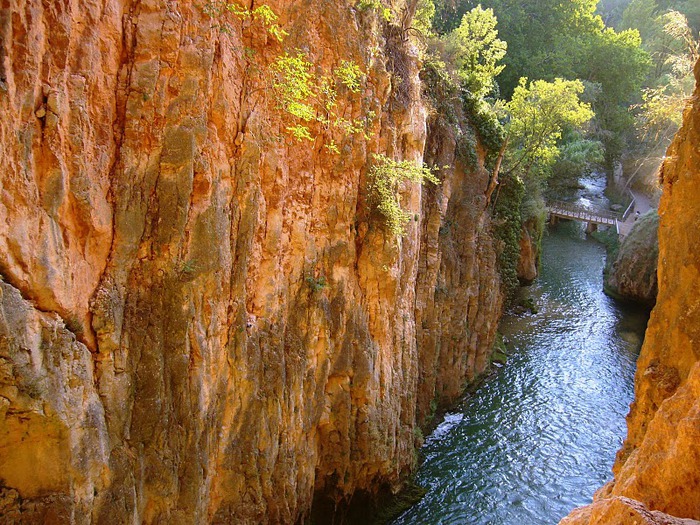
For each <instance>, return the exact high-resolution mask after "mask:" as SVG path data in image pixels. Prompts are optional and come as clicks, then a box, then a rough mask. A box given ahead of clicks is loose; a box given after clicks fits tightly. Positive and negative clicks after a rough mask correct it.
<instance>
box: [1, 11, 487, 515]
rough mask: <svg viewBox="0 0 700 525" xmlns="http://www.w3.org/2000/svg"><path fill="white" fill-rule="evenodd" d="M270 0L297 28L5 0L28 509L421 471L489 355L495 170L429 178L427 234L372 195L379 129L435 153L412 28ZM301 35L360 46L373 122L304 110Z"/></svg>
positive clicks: (366, 111) (411, 204)
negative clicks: (448, 227) (425, 424)
mask: <svg viewBox="0 0 700 525" xmlns="http://www.w3.org/2000/svg"><path fill="white" fill-rule="evenodd" d="M267 4H269V6H270V7H271V8H272V10H273V11H274V12H276V13H277V14H278V15H279V17H280V18H279V21H278V23H279V24H280V26H281V27H282V28H283V29H284V30H285V31H287V32H288V33H289V35H288V36H287V38H286V39H285V40H284V42H283V43H279V42H277V40H276V39H275V38H273V37H272V36H271V35H270V34H268V33H267V32H266V31H265V30H264V28H263V29H261V28H260V27H256V26H255V25H254V23H255V22H254V21H251V20H250V19H246V18H244V19H243V20H240V19H238V18H236V17H231V16H230V15H225V16H229V18H228V19H224V20H221V19H212V18H210V17H209V16H208V15H206V14H205V12H204V10H203V7H206V5H201V4H200V3H197V2H192V1H188V0H181V1H167V2H164V1H162V0H142V1H140V2H131V1H129V0H90V1H87V2H80V3H75V2H74V3H63V2H41V1H39V0H28V1H27V2H20V3H13V4H10V5H9V6H7V5H4V6H3V7H2V9H0V68H1V70H0V166H2V168H1V169H0V186H1V188H2V192H1V193H0V274H2V276H3V278H4V283H3V284H2V287H1V293H2V296H1V297H0V308H1V310H0V335H2V339H0V374H1V375H0V407H1V408H0V418H2V419H1V421H2V422H1V423H0V518H1V520H0V521H3V522H4V523H52V522H56V523H110V524H114V523H173V524H174V523H206V522H213V523H294V522H296V521H298V520H301V519H303V518H304V516H307V515H308V513H309V509H310V508H311V506H312V502H313V501H314V499H315V498H316V499H319V498H321V497H325V498H329V499H330V500H332V501H342V500H344V499H347V498H349V497H350V496H351V495H352V494H354V493H357V492H358V491H366V492H369V493H373V492H375V491H377V490H378V488H379V487H382V486H384V487H389V488H395V487H397V486H398V485H399V484H400V482H401V480H402V479H403V477H404V476H405V474H406V473H407V472H408V471H409V470H410V469H411V467H412V465H413V463H414V461H415V455H414V446H415V445H416V444H417V443H416V435H417V432H416V426H417V423H419V422H422V421H424V420H425V419H426V417H427V412H428V411H429V410H428V408H426V407H430V404H431V401H432V400H434V399H439V400H442V401H450V400H452V399H454V397H455V396H456V395H457V394H458V393H459V392H460V390H461V388H462V386H463V385H464V383H465V382H466V381H469V380H470V379H471V378H473V377H474V376H475V375H477V374H479V373H480V372H482V371H483V370H484V368H485V367H486V366H487V364H488V356H489V352H490V351H491V348H492V345H493V340H494V337H495V330H496V325H497V319H498V316H499V312H500V306H501V298H500V294H499V292H498V288H499V284H498V276H497V272H496V268H495V254H494V250H493V246H492V243H491V240H490V236H489V219H488V214H487V213H486V212H485V208H486V206H485V202H484V199H483V194H484V192H485V190H486V185H487V182H488V180H487V179H488V178H487V176H486V175H485V172H484V171H483V169H465V167H462V166H458V167H457V168H455V167H454V166H453V167H452V168H449V169H443V170H441V171H440V178H441V181H442V183H441V185H440V186H437V187H432V188H431V187H426V188H421V186H420V185H417V184H412V185H404V187H402V188H401V192H400V193H401V198H402V204H403V206H404V207H405V208H406V209H408V210H409V211H410V212H411V214H412V216H414V217H415V219H416V220H414V221H411V222H410V224H409V225H408V226H407V234H406V235H405V236H404V237H403V238H402V239H400V240H396V239H394V238H393V237H392V236H391V235H390V234H389V233H388V232H387V231H386V229H385V228H383V227H382V225H381V217H378V216H377V214H376V212H374V211H373V209H372V207H371V206H370V205H369V204H368V202H367V195H366V192H365V188H366V186H367V184H366V174H367V168H368V163H369V162H370V160H371V154H372V153H376V152H382V153H386V154H387V155H389V156H391V157H394V158H400V159H411V160H415V161H416V162H421V161H422V159H423V149H424V145H425V142H426V117H427V116H426V111H425V109H424V106H423V104H422V102H421V99H420V94H419V86H418V71H417V69H418V64H417V61H416V58H415V56H414V53H413V51H412V49H411V45H410V43H409V42H407V41H406V40H405V39H404V38H403V37H404V36H405V33H403V32H401V31H400V30H397V29H396V28H394V29H392V28H391V27H387V26H386V24H385V23H384V22H382V20H381V17H380V16H377V13H376V12H374V11H373V10H372V9H368V10H364V11H362V10H358V9H355V8H354V7H353V4H354V2H351V1H344V0H341V1H339V2H333V3H329V2H325V1H322V0H312V1H304V2H302V1H292V2H290V1H283V0H274V1H269V2H267ZM207 5H208V4H207ZM338 43H341V45H338ZM285 50H287V51H289V52H291V53H294V52H295V50H300V51H302V52H304V53H306V55H307V56H308V58H309V60H310V61H311V62H312V63H313V64H314V65H315V67H318V68H321V69H324V70H330V69H332V68H334V67H337V66H338V65H339V64H341V63H342V60H352V61H353V62H355V63H356V64H358V65H359V66H360V69H361V70H362V71H363V72H364V73H366V81H365V82H364V83H363V85H362V89H361V91H360V92H359V93H356V94H351V93H344V94H343V98H342V104H343V107H342V112H343V114H344V115H345V116H346V118H352V119H364V122H366V123H367V126H368V129H367V130H366V131H367V133H366V136H365V134H364V133H356V134H351V135H347V136H345V135H342V134H341V135H338V136H334V137H333V138H335V139H336V140H337V143H338V150H339V152H340V153H339V154H336V153H333V152H332V151H329V150H328V149H326V148H324V147H323V142H322V140H321V138H320V137H321V136H322V135H323V134H324V133H327V130H324V129H322V127H321V126H320V125H319V126H317V127H318V129H313V130H312V131H313V132H314V133H315V134H317V138H316V139H315V140H313V138H312V140H311V141H303V142H298V141H296V140H294V139H292V138H290V137H289V136H288V134H286V133H285V128H286V127H288V125H289V123H288V121H287V120H286V119H287V117H286V116H285V115H284V114H283V113H282V112H281V111H280V110H279V108H278V102H279V101H278V100H276V99H275V97H274V96H273V94H271V93H270V91H269V89H268V87H267V85H266V83H265V82H266V81H265V79H264V74H263V73H262V72H264V70H265V67H267V66H269V64H270V63H271V62H272V61H273V60H274V57H276V56H280V54H281V53H283V52H284V51H285ZM370 115H374V118H370ZM324 138H329V137H324ZM427 140H428V141H429V142H430V140H431V139H430V138H428V139H427ZM442 147H443V148H444V152H443V153H441V154H439V155H437V156H436V157H435V159H437V158H439V159H440V162H442V160H443V159H449V157H450V155H452V156H454V152H453V151H452V152H450V151H449V147H450V145H444V146H442ZM441 165H442V164H441ZM448 218H449V220H450V221H454V223H451V224H458V230H456V231H455V234H454V236H451V237H450V236H445V235H443V236H441V234H440V232H441V230H442V229H443V227H444V226H445V224H446V221H447V219H448Z"/></svg>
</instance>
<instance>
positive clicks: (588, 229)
mask: <svg viewBox="0 0 700 525" xmlns="http://www.w3.org/2000/svg"><path fill="white" fill-rule="evenodd" d="M594 231H598V225H597V224H596V223H595V222H589V223H588V224H586V233H593V232H594Z"/></svg>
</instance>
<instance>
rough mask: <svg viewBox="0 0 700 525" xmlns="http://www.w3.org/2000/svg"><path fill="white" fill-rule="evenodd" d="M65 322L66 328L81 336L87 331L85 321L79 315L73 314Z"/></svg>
mask: <svg viewBox="0 0 700 525" xmlns="http://www.w3.org/2000/svg"><path fill="white" fill-rule="evenodd" d="M65 323H66V328H67V329H68V330H70V331H71V332H73V333H74V334H75V335H77V336H81V335H83V334H84V333H85V326H83V322H82V321H81V320H80V317H78V316H77V315H75V314H71V315H70V316H69V317H68V319H66V321H65Z"/></svg>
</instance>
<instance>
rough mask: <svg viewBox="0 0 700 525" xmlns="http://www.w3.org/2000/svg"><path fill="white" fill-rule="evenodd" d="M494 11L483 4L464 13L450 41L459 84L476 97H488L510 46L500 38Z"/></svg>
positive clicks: (450, 35) (449, 47) (448, 39)
mask: <svg viewBox="0 0 700 525" xmlns="http://www.w3.org/2000/svg"><path fill="white" fill-rule="evenodd" d="M496 23H497V20H496V17H495V16H494V14H493V9H482V7H481V6H480V5H478V6H476V7H475V8H474V9H472V10H471V11H469V12H468V13H465V14H464V16H463V17H462V22H461V23H460V25H459V27H457V28H456V29H455V30H454V31H453V32H452V33H450V34H449V35H448V36H447V38H446V41H447V53H448V56H449V57H450V58H451V62H452V63H453V64H454V65H455V66H456V68H457V71H458V76H459V80H460V84H461V85H462V86H463V87H465V88H466V89H468V90H469V91H471V92H472V94H474V95H475V96H476V97H477V98H483V97H485V96H487V95H489V94H490V93H491V92H492V90H493V88H494V79H495V78H496V76H498V74H499V73H500V72H501V71H503V68H504V67H505V66H503V65H500V64H499V62H500V61H501V59H502V58H503V57H504V56H505V54H506V48H507V44H506V43H505V42H504V41H503V40H500V39H499V38H498V30H497V29H496Z"/></svg>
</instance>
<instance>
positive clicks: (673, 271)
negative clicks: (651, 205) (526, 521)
mask: <svg viewBox="0 0 700 525" xmlns="http://www.w3.org/2000/svg"><path fill="white" fill-rule="evenodd" d="M695 78H696V81H697V84H696V86H698V85H700V62H698V63H697V64H696V66H695ZM661 182H662V183H663V196H662V198H661V203H660V206H659V217H660V220H659V268H658V282H659V293H658V297H657V301H656V306H655V308H654V310H653V311H652V314H651V319H650V321H649V325H648V328H647V333H646V336H645V340H644V345H643V347H642V351H641V354H640V356H639V361H638V364H637V374H636V377H635V399H634V402H633V404H632V407H631V410H630V413H629V415H628V417H627V425H628V434H627V439H626V441H625V443H624V445H623V447H622V449H621V450H620V451H619V453H618V456H617V460H616V462H615V466H614V469H613V471H614V474H615V479H614V481H612V482H611V483H609V484H608V485H606V486H605V487H603V488H602V489H601V490H599V491H598V493H597V494H596V497H595V502H594V503H593V505H592V506H590V507H588V508H583V509H579V510H577V511H575V512H574V513H572V514H571V515H570V516H569V517H568V518H567V519H565V520H563V521H562V523H563V524H566V525H580V524H594V523H595V524H601V525H604V524H611V525H612V524H616V525H617V524H619V523H628V522H630V518H629V517H626V515H625V513H626V510H625V506H627V504H626V505H624V506H620V504H619V503H618V501H619V500H620V498H621V497H624V498H629V499H631V500H634V501H636V503H632V504H631V505H634V506H636V507H639V508H646V509H647V510H648V511H658V512H660V513H664V514H668V515H671V516H674V517H675V518H684V519H690V520H696V521H694V522H693V523H697V522H698V521H697V520H700V469H698V465H700V425H699V424H698V422H699V421H700V265H698V254H699V253H700V192H699V191H698V188H700V87H696V90H695V94H694V96H693V97H692V98H691V99H690V102H689V104H688V106H687V108H686V110H685V113H684V118H683V126H682V128H681V130H680V131H679V132H678V134H677V135H676V137H675V139H674V141H673V143H672V144H671V146H670V147H669V149H668V151H667V154H666V160H665V161H664V164H663V166H662V170H661ZM635 512H636V511H635ZM657 518H658V519H657ZM645 519H646V521H641V522H642V523H655V524H656V523H674V521H673V520H672V519H671V518H667V517H663V516H661V517H659V516H657V517H656V518H654V517H653V516H652V517H645ZM681 523H682V522H681Z"/></svg>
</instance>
